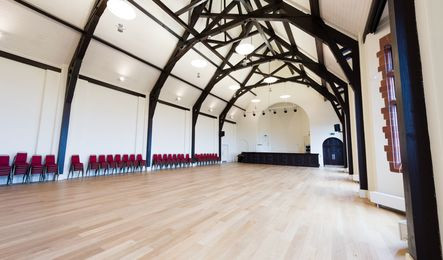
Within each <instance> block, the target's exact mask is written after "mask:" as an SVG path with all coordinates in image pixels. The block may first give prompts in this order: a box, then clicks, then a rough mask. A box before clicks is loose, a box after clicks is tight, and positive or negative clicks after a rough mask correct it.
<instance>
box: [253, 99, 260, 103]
mask: <svg viewBox="0 0 443 260" xmlns="http://www.w3.org/2000/svg"><path fill="white" fill-rule="evenodd" d="M260 101H261V100H260V99H252V100H251V102H252V103H259V102H260Z"/></svg>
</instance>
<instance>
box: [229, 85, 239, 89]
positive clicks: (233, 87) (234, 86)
mask: <svg viewBox="0 0 443 260" xmlns="http://www.w3.org/2000/svg"><path fill="white" fill-rule="evenodd" d="M229 89H231V90H238V89H240V85H231V86H229Z"/></svg>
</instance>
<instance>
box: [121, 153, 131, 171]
mask: <svg viewBox="0 0 443 260" xmlns="http://www.w3.org/2000/svg"><path fill="white" fill-rule="evenodd" d="M122 162H123V164H124V165H125V166H124V167H125V168H124V170H126V172H129V168H130V164H129V155H127V154H124V155H123V156H122ZM124 170H123V172H124Z"/></svg>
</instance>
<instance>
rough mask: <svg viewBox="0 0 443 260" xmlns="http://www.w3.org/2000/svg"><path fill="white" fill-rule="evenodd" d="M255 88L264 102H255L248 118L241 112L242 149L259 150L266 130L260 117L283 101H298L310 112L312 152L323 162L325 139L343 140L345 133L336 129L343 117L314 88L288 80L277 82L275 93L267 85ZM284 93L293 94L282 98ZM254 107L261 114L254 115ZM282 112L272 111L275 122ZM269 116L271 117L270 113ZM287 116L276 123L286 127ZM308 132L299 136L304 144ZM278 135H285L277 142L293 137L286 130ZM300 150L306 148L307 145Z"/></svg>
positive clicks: (239, 145) (239, 147)
mask: <svg viewBox="0 0 443 260" xmlns="http://www.w3.org/2000/svg"><path fill="white" fill-rule="evenodd" d="M254 92H255V93H256V94H257V97H255V98H258V99H260V100H261V102H260V103H258V104H253V103H251V105H250V106H249V107H248V109H247V112H246V114H247V117H246V118H244V117H243V116H241V117H240V119H239V120H238V122H237V123H238V126H237V147H238V153H241V152H248V151H257V144H258V143H260V142H259V140H260V138H259V136H260V135H262V134H263V130H262V129H261V127H260V124H259V122H258V121H259V118H260V117H262V115H261V111H263V110H264V109H266V108H267V107H269V106H270V105H272V104H274V103H277V102H282V101H285V102H290V103H294V104H297V105H298V106H299V107H300V108H302V109H303V110H304V111H305V112H306V114H307V118H308V119H307V121H309V130H310V143H311V152H312V153H318V154H319V163H320V165H323V142H324V141H325V140H326V139H327V138H329V137H332V136H333V137H337V138H339V139H340V140H343V138H342V133H335V132H334V124H339V123H340V120H339V119H338V117H337V115H336V114H335V112H334V110H333V108H332V106H331V104H330V103H329V102H325V101H324V99H323V97H322V96H321V95H320V94H318V93H317V92H316V91H315V90H313V89H312V88H308V87H305V86H303V85H299V84H294V83H285V84H277V85H273V86H272V92H271V93H269V91H268V89H267V88H259V89H255V90H254ZM283 94H289V95H291V97H290V98H289V99H287V100H282V99H280V98H279V97H280V96H281V95H283ZM268 100H269V101H268ZM252 111H256V113H257V115H256V116H255V117H253V116H252ZM282 113H283V112H282V111H279V113H278V114H277V115H274V114H272V115H269V116H270V117H274V120H276V121H275V122H274V121H272V123H273V124H277V123H276V122H277V121H278V118H280V116H283V114H282ZM297 113H299V112H297ZM291 114H293V112H291V111H289V112H288V114H287V116H290V115H291ZM265 117H268V115H266V116H265ZM283 117H284V116H283ZM283 117H282V118H281V119H282V120H281V122H280V124H279V126H276V127H278V128H281V127H285V126H284V122H283V121H284V120H285V118H283ZM286 127H287V126H286ZM302 132H303V131H300V133H302ZM305 132H306V129H305V130H304V132H303V134H299V135H301V136H299V139H298V140H299V141H297V142H296V143H297V144H298V146H299V147H303V146H304V143H305V140H303V141H302V139H303V138H304V136H306V134H305ZM276 133H277V132H276ZM278 135H281V136H280V137H277V140H280V141H278V142H277V143H281V140H284V139H287V138H289V137H288V136H285V135H282V133H280V134H278ZM296 147H297V146H296V145H295V146H294V147H293V148H295V149H297V148H296ZM274 148H275V149H276V150H275V151H283V150H286V149H288V147H278V146H277V147H273V149H274ZM291 149H292V148H291ZM297 151H300V152H303V151H304V148H302V149H300V150H297Z"/></svg>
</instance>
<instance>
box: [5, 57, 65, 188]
mask: <svg viewBox="0 0 443 260" xmlns="http://www.w3.org/2000/svg"><path fill="white" fill-rule="evenodd" d="M0 93H1V95H0V121H1V122H2V123H1V127H0V154H7V155H9V156H10V160H11V163H12V160H13V159H14V156H15V154H16V153H17V152H27V153H28V159H29V158H30V157H31V156H32V155H34V154H40V155H43V156H44V155H47V154H56V153H57V147H58V138H55V135H57V134H58V132H59V129H60V128H59V125H60V120H61V119H60V114H61V108H60V102H59V100H60V99H61V98H62V96H63V93H64V88H63V84H62V74H61V73H57V72H53V71H48V70H43V69H39V68H36V67H32V66H29V65H25V64H22V63H18V62H15V61H11V60H8V59H4V58H0ZM18 180H19V179H16V181H18ZM4 181H5V180H0V183H4Z"/></svg>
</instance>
